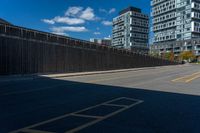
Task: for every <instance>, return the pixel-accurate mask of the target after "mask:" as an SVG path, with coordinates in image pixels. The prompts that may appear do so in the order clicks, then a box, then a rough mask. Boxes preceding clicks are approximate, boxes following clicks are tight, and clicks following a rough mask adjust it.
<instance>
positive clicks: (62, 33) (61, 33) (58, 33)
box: [52, 32, 69, 36]
mask: <svg viewBox="0 0 200 133" xmlns="http://www.w3.org/2000/svg"><path fill="white" fill-rule="evenodd" d="M52 33H53V34H57V35H62V36H69V34H67V33H64V32H52Z"/></svg>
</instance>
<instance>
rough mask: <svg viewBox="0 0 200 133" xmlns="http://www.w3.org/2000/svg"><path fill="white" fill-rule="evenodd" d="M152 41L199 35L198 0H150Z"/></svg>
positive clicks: (199, 6)
mask: <svg viewBox="0 0 200 133" xmlns="http://www.w3.org/2000/svg"><path fill="white" fill-rule="evenodd" d="M151 6H152V12H151V16H152V23H153V27H152V29H153V32H154V38H153V43H154V44H155V43H160V42H166V41H178V40H188V39H193V38H198V37H200V1H199V0H152V1H151Z"/></svg>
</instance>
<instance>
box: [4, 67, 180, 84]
mask: <svg viewBox="0 0 200 133" xmlns="http://www.w3.org/2000/svg"><path fill="white" fill-rule="evenodd" d="M176 66H181V65H176ZM161 67H172V66H157V67H142V68H130V69H118V70H106V71H92V72H74V73H55V74H51V73H48V74H31V75H12V76H0V82H9V81H20V80H33V79H37V78H61V77H72V76H84V75H94V74H106V73H118V72H127V71H139V70H148V69H156V68H161Z"/></svg>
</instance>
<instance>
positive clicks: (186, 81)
mask: <svg viewBox="0 0 200 133" xmlns="http://www.w3.org/2000/svg"><path fill="white" fill-rule="evenodd" d="M8 132H12V133H72V132H80V133H94V132H95V133H111V132H112V133H200V65H178V66H166V67H159V68H149V69H145V70H138V71H126V72H118V73H107V74H106V73H104V74H95V75H83V76H73V77H61V78H59V77H58V78H52V77H51V78H48V77H45V78H44V77H40V78H34V79H31V78H29V79H27V80H17V81H2V82H0V133H8Z"/></svg>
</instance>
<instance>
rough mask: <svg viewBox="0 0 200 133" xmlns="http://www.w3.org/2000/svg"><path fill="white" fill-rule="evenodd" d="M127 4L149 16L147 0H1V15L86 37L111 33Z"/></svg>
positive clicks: (17, 22)
mask: <svg viewBox="0 0 200 133" xmlns="http://www.w3.org/2000/svg"><path fill="white" fill-rule="evenodd" d="M128 6H135V7H138V8H141V9H142V11H143V12H144V13H146V14H148V15H150V0H2V1H1V4H0V17H1V18H3V19H5V20H7V21H9V22H11V23H13V24H15V25H18V26H23V27H27V28H32V29H37V30H41V31H46V32H53V33H56V34H63V35H68V36H71V37H75V38H80V39H84V40H89V38H105V37H109V35H111V31H112V26H111V21H112V18H114V17H116V16H117V15H118V12H119V11H120V10H122V9H124V8H126V7H128Z"/></svg>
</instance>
